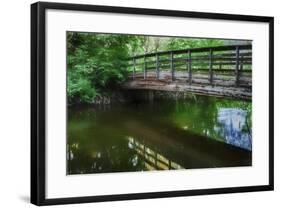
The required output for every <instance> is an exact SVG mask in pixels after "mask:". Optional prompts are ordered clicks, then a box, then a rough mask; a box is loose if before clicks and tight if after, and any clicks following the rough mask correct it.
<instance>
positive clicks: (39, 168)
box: [31, 2, 274, 205]
mask: <svg viewBox="0 0 281 208" xmlns="http://www.w3.org/2000/svg"><path fill="white" fill-rule="evenodd" d="M47 9H59V10H72V11H88V12H107V13H120V14H131V15H136V14H137V15H156V16H170V17H188V18H201V19H216V20H236V21H248V22H263V23H268V24H269V31H268V32H269V48H268V50H269V109H268V111H269V124H268V125H269V169H268V171H269V184H268V185H262V186H259V185H258V186H244V187H235V188H211V189H200V190H182V191H164V192H153V193H130V194H120V195H103V196H85V197H72V198H55V199H46V195H45V188H46V176H45V166H46V162H45V159H46V158H45V157H46V156H45V153H46V149H45V148H46V147H45V143H46V141H45V135H46V129H45V122H46V121H45V118H46V104H45V101H46V93H45V90H46V86H45V84H46V83H45V74H46V71H45V49H46V48H45V39H46V37H45V36H46V33H45V32H46V31H45V26H46V22H45V15H46V10H47ZM273 65H274V18H273V17H267V16H248V15H236V14H217V13H202V12H188V11H174V10H160V9H144V8H129V7H111V6H94V5H84V4H65V3H49V2H38V3H34V4H32V5H31V203H33V204H35V205H53V204H71V203H85V202H101V201H115V200H131V199H145V198H162V197H178V196H193V195H205V194H221V193H236V192H252V191H269V190H273V188H274V158H273V155H274V152H273V151H274V144H273V131H274V126H273V121H274V97H273V96H274V91H273V90H274V89H273V87H274V83H273V81H274V78H273V74H274V72H273Z"/></svg>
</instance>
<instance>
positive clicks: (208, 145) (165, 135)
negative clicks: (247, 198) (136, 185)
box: [66, 97, 252, 174]
mask: <svg viewBox="0 0 281 208" xmlns="http://www.w3.org/2000/svg"><path fill="white" fill-rule="evenodd" d="M68 115H69V117H68V118H69V120H68V140H67V141H68V149H67V155H66V157H67V161H68V162H67V174H85V173H106V172H122V171H146V170H168V169H183V168H185V169H188V168H214V167H236V166H249V165H251V164H252V153H251V146H252V145H251V143H252V141H251V103H245V102H242V101H233V100H225V99H223V100H222V99H221V100H220V99H214V98H210V97H197V98H196V99H190V100H178V101H157V102H156V101H155V102H153V103H141V104H138V105H132V104H126V105H125V104H124V105H120V106H118V105H117V106H116V105H114V106H111V105H108V106H107V107H106V108H101V107H99V108H94V107H86V108H77V109H75V108H72V109H69V113H68Z"/></svg>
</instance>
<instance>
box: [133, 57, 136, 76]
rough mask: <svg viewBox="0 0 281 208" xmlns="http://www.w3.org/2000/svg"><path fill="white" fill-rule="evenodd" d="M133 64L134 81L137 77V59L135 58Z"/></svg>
mask: <svg viewBox="0 0 281 208" xmlns="http://www.w3.org/2000/svg"><path fill="white" fill-rule="evenodd" d="M133 64H134V68H133V79H135V77H136V59H135V58H133Z"/></svg>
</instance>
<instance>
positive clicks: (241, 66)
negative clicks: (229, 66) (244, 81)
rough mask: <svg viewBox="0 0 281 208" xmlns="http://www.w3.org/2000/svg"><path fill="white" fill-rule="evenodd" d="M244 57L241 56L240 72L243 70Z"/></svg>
mask: <svg viewBox="0 0 281 208" xmlns="http://www.w3.org/2000/svg"><path fill="white" fill-rule="evenodd" d="M243 58H244V56H241V57H240V69H239V73H240V72H241V71H242V70H243Z"/></svg>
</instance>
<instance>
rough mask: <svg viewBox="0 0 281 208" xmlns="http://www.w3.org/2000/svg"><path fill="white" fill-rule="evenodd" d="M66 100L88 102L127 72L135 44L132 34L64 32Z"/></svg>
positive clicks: (116, 84) (124, 77)
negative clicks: (65, 37) (66, 53)
mask: <svg viewBox="0 0 281 208" xmlns="http://www.w3.org/2000/svg"><path fill="white" fill-rule="evenodd" d="M67 40H68V41H67V43H68V44H67V49H68V55H67V67H68V76H67V77H68V79H67V81H68V83H67V95H68V102H69V103H70V104H71V103H91V102H93V100H94V99H95V97H97V96H100V95H102V94H104V93H106V91H107V89H110V88H115V87H116V86H118V84H120V83H121V82H122V81H124V80H125V79H126V76H127V70H126V68H127V63H126V61H125V59H126V58H127V57H129V53H130V51H133V50H135V48H136V47H137V46H138V43H137V42H138V40H137V39H136V38H135V36H129V35H113V34H91V33H73V32H69V33H68V34H67Z"/></svg>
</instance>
